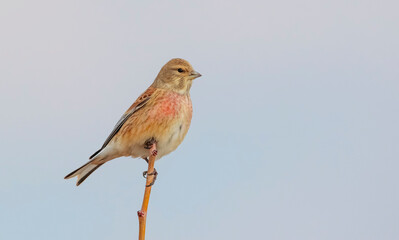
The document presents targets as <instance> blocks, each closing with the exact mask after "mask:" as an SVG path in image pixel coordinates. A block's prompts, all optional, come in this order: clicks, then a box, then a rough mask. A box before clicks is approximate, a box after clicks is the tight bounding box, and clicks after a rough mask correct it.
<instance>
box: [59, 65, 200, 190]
mask: <svg viewBox="0 0 399 240" xmlns="http://www.w3.org/2000/svg"><path fill="white" fill-rule="evenodd" d="M198 77H201V74H200V73H198V72H197V71H195V70H194V69H193V67H192V66H191V64H190V63H189V62H188V61H186V60H184V59H181V58H174V59H171V60H170V61H168V62H167V63H166V64H165V65H164V66H163V67H162V68H161V70H160V71H159V73H158V75H157V76H156V78H155V80H154V82H153V83H152V84H151V85H150V86H149V87H148V88H147V90H146V91H145V92H144V93H142V94H141V95H140V96H139V97H138V98H137V100H136V101H135V102H134V103H133V104H132V105H131V106H130V107H129V108H128V109H127V111H126V112H125V113H124V114H123V115H122V117H121V118H120V119H119V121H118V122H117V123H116V125H115V127H114V128H113V130H112V132H111V133H110V134H109V136H108V138H107V139H106V140H105V142H104V144H103V145H102V147H101V148H100V149H99V150H98V151H96V152H95V153H94V154H93V155H91V156H90V158H89V161H88V162H87V163H86V164H84V165H83V166H81V167H80V168H78V169H76V170H75V171H73V172H71V173H70V174H68V175H67V176H65V179H70V178H73V177H77V182H76V186H79V185H80V184H81V183H82V182H83V181H84V180H86V178H87V177H88V176H90V174H92V173H93V172H94V171H95V170H97V169H98V168H99V167H100V166H102V165H103V164H104V163H106V162H108V161H110V160H113V159H115V158H118V157H123V156H125V157H128V156H131V157H133V158H143V159H145V160H146V161H148V158H149V155H150V154H151V153H150V151H149V150H148V149H150V148H151V146H152V145H153V144H154V143H156V151H157V152H156V153H155V154H156V157H155V160H159V159H161V158H162V157H163V156H165V155H167V154H169V153H171V152H173V151H174V150H176V148H177V147H178V146H179V145H180V144H181V143H182V141H183V139H184V137H185V136H186V134H187V132H188V129H189V127H190V124H191V119H192V112H193V108H192V103H191V98H190V89H191V86H192V84H193V80H194V79H196V78H198ZM155 154H154V155H155Z"/></svg>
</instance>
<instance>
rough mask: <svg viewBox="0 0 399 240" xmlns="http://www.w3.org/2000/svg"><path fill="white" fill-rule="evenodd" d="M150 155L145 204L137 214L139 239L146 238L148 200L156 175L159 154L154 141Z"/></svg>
mask: <svg viewBox="0 0 399 240" xmlns="http://www.w3.org/2000/svg"><path fill="white" fill-rule="evenodd" d="M149 151H150V157H149V159H148V170H147V181H146V184H145V191H144V198H143V204H142V205H141V210H139V211H137V216H138V217H139V240H144V239H145V225H146V221H147V209H148V201H149V200H150V194H151V187H152V184H153V183H154V181H155V178H156V175H154V174H151V173H154V163H155V157H156V156H157V146H156V143H154V144H153V145H152V146H151V148H150V150H149Z"/></svg>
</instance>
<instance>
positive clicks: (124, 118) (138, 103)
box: [90, 87, 155, 159]
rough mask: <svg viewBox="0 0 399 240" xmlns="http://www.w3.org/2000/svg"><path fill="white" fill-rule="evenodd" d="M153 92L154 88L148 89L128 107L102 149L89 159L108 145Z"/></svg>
mask: <svg viewBox="0 0 399 240" xmlns="http://www.w3.org/2000/svg"><path fill="white" fill-rule="evenodd" d="M154 92H155V88H154V87H149V88H148V89H147V90H146V91H145V92H144V93H143V94H141V95H140V97H139V98H137V100H136V101H135V102H134V103H133V104H132V106H130V108H129V109H128V110H127V111H126V112H125V113H124V114H123V115H122V117H121V118H120V119H119V121H118V122H117V123H116V125H115V127H114V129H113V130H112V132H111V133H110V134H109V136H108V137H107V139H106V140H105V142H104V144H103V145H102V147H101V148H100V149H99V150H97V151H96V152H95V153H94V154H93V155H91V156H90V159H92V158H93V157H95V156H96V155H97V154H98V153H99V152H101V150H103V149H104V148H105V147H106V146H107V145H108V143H109V142H110V141H111V140H112V138H113V137H114V136H115V135H116V134H117V133H118V132H119V130H120V129H121V128H122V126H123V124H124V123H125V122H126V121H127V120H128V119H129V117H131V116H132V115H133V114H134V113H135V112H137V111H138V110H139V109H141V108H142V107H143V106H144V105H145V104H146V103H147V102H148V100H150V98H151V95H152V94H153V93H154Z"/></svg>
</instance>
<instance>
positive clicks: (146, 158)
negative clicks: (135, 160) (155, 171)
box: [141, 157, 150, 163]
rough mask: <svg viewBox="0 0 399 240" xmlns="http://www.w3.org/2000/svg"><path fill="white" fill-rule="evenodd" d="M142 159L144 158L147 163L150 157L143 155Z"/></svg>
mask: <svg viewBox="0 0 399 240" xmlns="http://www.w3.org/2000/svg"><path fill="white" fill-rule="evenodd" d="M141 158H142V159H144V160H145V161H146V162H147V163H148V161H149V160H150V159H148V157H141Z"/></svg>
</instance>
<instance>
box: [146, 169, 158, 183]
mask: <svg viewBox="0 0 399 240" xmlns="http://www.w3.org/2000/svg"><path fill="white" fill-rule="evenodd" d="M151 175H154V179H152V182H151V183H150V184H148V185H146V187H151V186H152V185H154V183H155V180H157V176H158V172H157V170H156V169H155V168H154V171H153V172H152V173H148V171H144V172H143V177H144V178H147V177H148V176H151Z"/></svg>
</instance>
